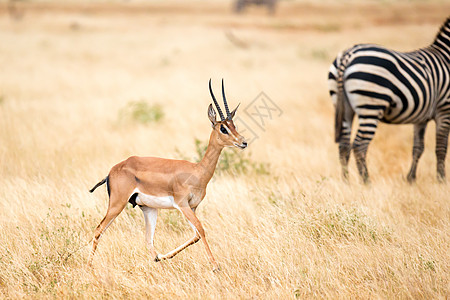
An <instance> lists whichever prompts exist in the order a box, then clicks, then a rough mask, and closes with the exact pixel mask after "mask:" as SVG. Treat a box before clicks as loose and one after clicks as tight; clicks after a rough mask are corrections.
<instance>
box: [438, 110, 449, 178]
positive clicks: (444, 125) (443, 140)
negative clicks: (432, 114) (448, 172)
mask: <svg viewBox="0 0 450 300" xmlns="http://www.w3.org/2000/svg"><path fill="white" fill-rule="evenodd" d="M449 131H450V118H446V119H441V118H437V119H436V158H437V178H438V180H439V181H440V182H443V181H445V156H446V155H447V146H448V134H449Z"/></svg>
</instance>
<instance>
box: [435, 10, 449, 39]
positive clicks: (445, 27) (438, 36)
mask: <svg viewBox="0 0 450 300" xmlns="http://www.w3.org/2000/svg"><path fill="white" fill-rule="evenodd" d="M444 33H446V34H447V35H450V17H447V20H445V22H444V24H442V26H441V28H439V31H438V33H437V34H436V38H435V39H434V41H433V44H435V43H436V42H437V41H438V40H440V41H441V42H444V43H446V44H448V41H447V42H445V40H448V38H445V39H442V38H441V36H442V34H444Z"/></svg>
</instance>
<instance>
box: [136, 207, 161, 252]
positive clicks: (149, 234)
mask: <svg viewBox="0 0 450 300" xmlns="http://www.w3.org/2000/svg"><path fill="white" fill-rule="evenodd" d="M140 208H141V210H142V213H143V214H144V221H145V241H146V242H147V246H148V247H149V250H150V255H151V257H153V258H154V260H155V261H158V253H157V252H156V250H155V247H154V246H153V237H154V235H155V228H156V220H157V218H158V210H157V209H156V208H151V207H147V206H140Z"/></svg>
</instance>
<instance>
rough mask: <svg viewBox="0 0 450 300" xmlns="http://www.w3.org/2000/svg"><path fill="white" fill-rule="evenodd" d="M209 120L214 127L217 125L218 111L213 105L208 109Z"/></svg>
mask: <svg viewBox="0 0 450 300" xmlns="http://www.w3.org/2000/svg"><path fill="white" fill-rule="evenodd" d="M208 118H209V120H210V121H211V123H212V126H213V127H214V125H216V123H217V121H216V111H215V110H214V108H213V106H212V103H211V104H210V105H209V107H208Z"/></svg>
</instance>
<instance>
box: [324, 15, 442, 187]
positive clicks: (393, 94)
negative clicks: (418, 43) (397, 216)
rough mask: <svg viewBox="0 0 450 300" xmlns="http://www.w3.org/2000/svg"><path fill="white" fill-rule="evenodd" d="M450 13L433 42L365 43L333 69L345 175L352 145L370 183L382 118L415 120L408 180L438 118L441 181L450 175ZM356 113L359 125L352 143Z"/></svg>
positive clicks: (330, 75)
mask: <svg viewBox="0 0 450 300" xmlns="http://www.w3.org/2000/svg"><path fill="white" fill-rule="evenodd" d="M449 61H450V17H449V18H447V20H446V21H445V23H444V24H443V25H442V27H441V28H440V30H439V32H438V34H437V36H436V38H435V40H434V41H433V43H432V44H431V45H430V46H428V47H426V48H422V49H419V50H416V51H412V52H407V53H403V52H397V51H393V50H389V49H386V48H384V47H381V46H377V45H369V44H361V45H356V46H354V47H352V48H350V49H347V50H346V51H343V52H341V53H340V54H339V55H338V56H337V57H336V59H335V60H334V62H333V64H332V65H331V66H330V70H329V73H328V85H329V91H330V96H331V98H332V100H333V103H334V105H335V109H336V112H335V141H336V143H339V159H340V163H341V166H342V176H343V178H344V179H345V180H347V179H348V160H349V157H350V152H351V149H353V153H354V155H355V159H356V165H357V167H358V171H359V174H360V175H361V178H362V180H363V181H364V182H365V183H367V182H369V174H368V171H367V166H366V153H367V148H368V146H369V143H370V141H371V140H372V138H373V136H374V134H375V131H376V129H377V125H378V122H379V121H381V122H385V123H389V124H414V146H413V151H412V152H413V153H412V156H413V159H412V165H411V169H410V171H409V173H408V176H407V179H408V181H409V182H413V181H414V180H415V178H416V169H417V163H418V161H419V158H420V156H421V155H422V153H423V150H424V135H425V129H426V126H427V123H428V121H430V120H434V121H435V122H436V157H437V177H438V180H440V181H444V180H445V156H446V153H447V144H448V134H449V129H450V83H449V82H450V63H449ZM355 113H356V114H357V115H358V130H357V133H356V137H355V139H354V141H353V146H351V144H350V134H351V127H352V122H353V117H354V115H355Z"/></svg>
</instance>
